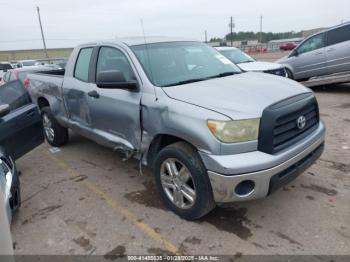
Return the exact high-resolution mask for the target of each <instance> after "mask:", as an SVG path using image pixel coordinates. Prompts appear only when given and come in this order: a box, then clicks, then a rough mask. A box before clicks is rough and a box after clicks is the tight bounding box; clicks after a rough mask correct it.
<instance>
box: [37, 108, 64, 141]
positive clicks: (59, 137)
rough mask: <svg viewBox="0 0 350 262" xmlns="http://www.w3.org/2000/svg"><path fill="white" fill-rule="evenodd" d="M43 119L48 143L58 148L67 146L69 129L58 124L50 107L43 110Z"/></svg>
mask: <svg viewBox="0 0 350 262" xmlns="http://www.w3.org/2000/svg"><path fill="white" fill-rule="evenodd" d="M41 117H42V119H43V125H44V134H45V138H46V141H47V142H48V143H49V144H50V145H52V146H57V147H59V146H63V145H64V144H66V143H67V142H68V129H67V128H65V127H63V126H61V125H60V124H59V123H58V122H57V120H56V119H55V118H54V117H53V115H52V113H51V109H50V108H49V107H44V108H42V109H41Z"/></svg>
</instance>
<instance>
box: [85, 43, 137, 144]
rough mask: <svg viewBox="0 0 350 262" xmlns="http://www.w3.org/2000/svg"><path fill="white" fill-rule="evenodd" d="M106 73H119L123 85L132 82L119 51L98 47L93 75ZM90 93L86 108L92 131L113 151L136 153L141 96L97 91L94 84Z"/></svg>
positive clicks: (123, 91) (124, 60)
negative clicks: (114, 71) (94, 73)
mask: <svg viewBox="0 0 350 262" xmlns="http://www.w3.org/2000/svg"><path fill="white" fill-rule="evenodd" d="M108 70H119V71H120V72H122V73H123V75H124V78H125V80H126V81H129V80H135V79H136V78H135V74H134V70H133V69H132V67H131V64H130V62H129V59H128V57H127V55H126V54H125V53H124V52H123V51H121V50H120V49H117V48H115V47H108V46H102V47H100V49H99V51H98V56H97V64H96V75H97V74H98V73H99V72H102V71H108ZM91 93H92V94H91ZM91 93H90V96H89V97H88V106H89V109H90V113H91V120H92V128H93V129H94V131H95V132H96V133H97V134H98V135H100V136H101V138H102V139H104V140H105V142H107V143H109V146H111V147H114V148H115V149H121V150H127V151H128V150H130V151H132V150H137V149H139V146H140V141H141V126H140V102H141V96H142V93H141V92H139V91H130V90H127V89H109V88H99V87H97V86H96V84H94V90H93V91H92V92H91Z"/></svg>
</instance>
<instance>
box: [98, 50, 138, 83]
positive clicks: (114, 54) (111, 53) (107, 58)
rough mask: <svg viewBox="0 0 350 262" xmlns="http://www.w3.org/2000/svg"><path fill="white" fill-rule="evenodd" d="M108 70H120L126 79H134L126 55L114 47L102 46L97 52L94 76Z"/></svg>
mask: <svg viewBox="0 0 350 262" xmlns="http://www.w3.org/2000/svg"><path fill="white" fill-rule="evenodd" d="M109 70H118V71H120V72H121V73H122V74H123V75H124V78H125V80H126V81H129V80H134V79H135V77H134V73H133V71H132V68H131V66H130V63H129V61H128V59H127V57H126V56H125V55H124V54H123V53H122V52H121V51H120V50H118V49H116V48H113V47H105V46H103V47H101V48H100V52H99V54H98V60H97V68H96V76H97V74H98V73H100V72H102V71H109Z"/></svg>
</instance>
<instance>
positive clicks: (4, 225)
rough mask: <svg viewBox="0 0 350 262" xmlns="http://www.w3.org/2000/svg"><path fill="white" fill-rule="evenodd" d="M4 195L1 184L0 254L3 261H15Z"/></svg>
mask: <svg viewBox="0 0 350 262" xmlns="http://www.w3.org/2000/svg"><path fill="white" fill-rule="evenodd" d="M0 170H1V169H0ZM4 195H5V194H4V192H3V189H2V187H1V186H0V254H1V256H2V260H3V261H6V262H14V261H15V260H14V257H13V244H12V238H11V231H10V223H9V221H8V216H7V208H6V205H5V203H6V201H5V196H4Z"/></svg>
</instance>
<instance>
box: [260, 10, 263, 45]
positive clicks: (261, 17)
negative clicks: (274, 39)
mask: <svg viewBox="0 0 350 262" xmlns="http://www.w3.org/2000/svg"><path fill="white" fill-rule="evenodd" d="M262 22H263V16H262V15H261V16H260V44H261V43H262Z"/></svg>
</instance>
